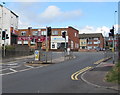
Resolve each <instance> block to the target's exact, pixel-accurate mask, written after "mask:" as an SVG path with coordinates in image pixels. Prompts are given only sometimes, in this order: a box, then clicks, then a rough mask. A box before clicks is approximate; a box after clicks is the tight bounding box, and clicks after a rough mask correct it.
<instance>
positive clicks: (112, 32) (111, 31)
mask: <svg viewBox="0 0 120 95" xmlns="http://www.w3.org/2000/svg"><path fill="white" fill-rule="evenodd" d="M109 36H112V37H113V38H114V27H113V28H112V29H110V33H109Z"/></svg>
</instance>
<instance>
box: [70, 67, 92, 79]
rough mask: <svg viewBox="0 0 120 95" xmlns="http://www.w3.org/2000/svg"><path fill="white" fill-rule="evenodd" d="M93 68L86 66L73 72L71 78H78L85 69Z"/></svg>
mask: <svg viewBox="0 0 120 95" xmlns="http://www.w3.org/2000/svg"><path fill="white" fill-rule="evenodd" d="M91 68H92V67H86V68H83V69H81V70H79V71H77V72H75V73H73V74H72V75H71V79H72V80H78V76H79V75H80V74H81V73H83V72H85V71H87V70H89V69H91Z"/></svg>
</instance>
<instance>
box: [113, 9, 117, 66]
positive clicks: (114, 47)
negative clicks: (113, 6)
mask: <svg viewBox="0 0 120 95" xmlns="http://www.w3.org/2000/svg"><path fill="white" fill-rule="evenodd" d="M116 13H117V11H115V12H114V24H115V25H114V26H113V28H114V32H115V31H116V27H115V26H116ZM115 49H116V46H115V36H114V34H113V64H115Z"/></svg>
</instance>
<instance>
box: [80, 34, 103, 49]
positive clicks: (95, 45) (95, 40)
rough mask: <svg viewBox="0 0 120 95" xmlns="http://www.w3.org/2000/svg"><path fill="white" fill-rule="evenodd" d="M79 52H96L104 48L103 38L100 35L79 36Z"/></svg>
mask: <svg viewBox="0 0 120 95" xmlns="http://www.w3.org/2000/svg"><path fill="white" fill-rule="evenodd" d="M79 39H80V49H79V50H80V51H96V50H97V49H101V50H102V49H103V48H104V37H103V35H102V33H94V34H93V33H92V34H79Z"/></svg>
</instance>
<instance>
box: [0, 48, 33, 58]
mask: <svg viewBox="0 0 120 95" xmlns="http://www.w3.org/2000/svg"><path fill="white" fill-rule="evenodd" d="M32 54H34V52H33V51H22V50H21V51H18V50H17V51H16V50H5V56H4V50H2V58H3V59H5V58H12V57H19V56H28V55H32Z"/></svg>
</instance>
